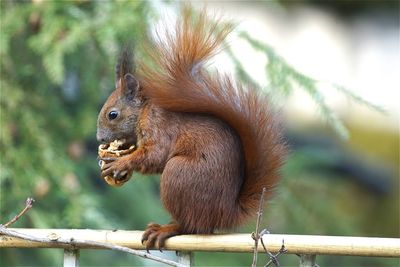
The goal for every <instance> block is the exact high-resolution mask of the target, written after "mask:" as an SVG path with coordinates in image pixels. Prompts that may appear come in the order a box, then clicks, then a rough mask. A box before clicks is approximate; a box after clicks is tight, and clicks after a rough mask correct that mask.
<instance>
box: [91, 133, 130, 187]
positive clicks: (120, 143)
mask: <svg viewBox="0 0 400 267" xmlns="http://www.w3.org/2000/svg"><path fill="white" fill-rule="evenodd" d="M134 150H135V146H134V145H129V144H127V143H125V140H115V141H113V142H111V143H109V144H101V145H99V149H98V155H99V158H100V161H99V165H100V167H101V168H103V166H104V164H106V162H105V161H104V160H101V159H102V158H116V157H122V156H124V155H127V154H130V153H132V152H133V151H134ZM121 172H122V173H123V172H126V174H124V175H122V179H115V178H114V177H112V176H106V177H104V180H105V181H106V182H107V184H109V185H111V186H122V185H123V184H124V183H125V182H127V181H128V180H129V179H130V177H131V175H132V172H129V173H128V172H127V171H124V170H121Z"/></svg>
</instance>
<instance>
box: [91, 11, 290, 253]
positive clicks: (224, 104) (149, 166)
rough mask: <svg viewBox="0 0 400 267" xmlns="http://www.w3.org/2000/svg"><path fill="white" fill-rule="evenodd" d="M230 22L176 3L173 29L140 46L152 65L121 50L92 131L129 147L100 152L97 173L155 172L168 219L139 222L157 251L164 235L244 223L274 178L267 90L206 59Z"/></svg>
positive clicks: (275, 125) (275, 146)
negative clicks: (131, 147) (114, 154)
mask: <svg viewBox="0 0 400 267" xmlns="http://www.w3.org/2000/svg"><path fill="white" fill-rule="evenodd" d="M231 30H232V27H231V26H230V25H228V24H223V23H220V22H218V20H214V21H210V19H209V18H208V16H207V14H206V12H205V11H203V12H201V13H200V14H198V15H196V16H195V15H194V14H193V12H192V11H191V10H190V9H189V8H184V9H183V11H182V15H181V18H180V19H178V21H177V24H176V27H175V28H174V30H172V31H167V32H166V35H165V38H158V39H157V40H156V41H154V42H153V44H152V45H151V46H150V47H148V49H147V50H148V51H147V53H148V56H149V58H150V59H151V63H150V64H148V63H147V64H144V63H141V64H138V66H136V67H135V66H134V64H133V59H132V56H131V54H130V53H129V52H128V51H125V52H124V53H123V54H122V56H121V58H120V60H119V62H118V64H117V68H116V89H115V91H113V92H112V94H111V95H110V96H109V98H108V99H107V101H106V103H105V104H104V106H103V107H102V109H101V111H100V114H99V117H98V123H97V139H98V141H99V142H101V143H107V142H111V141H113V140H115V139H125V140H126V142H128V143H130V144H135V145H136V147H137V149H136V150H135V151H134V152H133V153H131V154H129V155H125V156H122V157H119V158H105V159H103V160H104V161H105V162H106V164H105V165H104V166H103V167H102V177H105V176H107V175H112V176H113V177H114V178H115V179H121V178H122V174H124V173H125V174H126V173H127V172H131V171H136V172H140V173H144V174H146V173H161V181H160V195H161V200H162V203H163V204H164V206H165V208H166V209H167V210H168V212H169V213H170V214H171V216H172V221H171V223H169V224H166V225H159V224H155V223H151V224H149V225H148V226H147V228H146V230H145V232H144V234H143V237H142V243H144V242H146V248H147V249H149V248H152V247H154V246H158V247H159V248H160V249H161V248H162V247H164V244H165V240H166V239H167V238H169V237H171V236H175V235H179V234H210V233H213V232H214V231H215V230H218V229H220V230H227V229H232V228H235V227H237V226H239V225H241V224H243V223H244V222H245V221H246V220H247V219H249V218H251V217H252V216H254V215H255V214H256V212H257V208H258V203H259V200H260V196H261V192H262V190H263V188H264V187H265V188H266V189H267V193H266V197H269V196H270V195H271V192H272V189H273V188H274V187H275V186H276V184H277V183H278V180H279V169H280V167H281V165H282V163H283V161H284V157H285V150H286V149H285V143H284V141H283V138H282V129H281V126H280V122H279V119H278V117H279V116H277V113H276V112H274V111H273V110H272V109H271V107H270V104H269V101H268V99H267V97H266V96H264V95H262V94H260V93H259V92H258V91H257V90H256V89H253V88H244V87H243V86H242V85H240V84H239V83H237V82H234V81H233V80H232V79H231V78H230V77H228V76H226V75H220V74H218V73H214V74H212V73H210V72H209V71H207V70H206V69H205V67H204V63H205V62H206V60H208V59H209V58H210V57H212V56H213V55H215V54H216V53H217V52H218V51H219V49H220V47H221V45H222V43H223V42H224V40H225V38H226V36H227V35H228V33H229V32H230V31H231Z"/></svg>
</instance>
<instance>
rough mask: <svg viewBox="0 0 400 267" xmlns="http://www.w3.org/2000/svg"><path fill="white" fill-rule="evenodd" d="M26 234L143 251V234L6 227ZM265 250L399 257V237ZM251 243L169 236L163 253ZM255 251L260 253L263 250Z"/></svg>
mask: <svg viewBox="0 0 400 267" xmlns="http://www.w3.org/2000/svg"><path fill="white" fill-rule="evenodd" d="M9 230H13V231H17V232H19V233H23V234H25V235H30V236H34V237H37V238H50V239H51V240H57V239H58V238H62V239H69V240H74V239H79V240H87V241H97V242H109V243H112V244H115V245H120V246H124V247H129V248H133V249H141V250H142V249H144V247H143V245H142V244H141V241H140V240H141V236H142V233H143V232H142V231H123V230H116V231H112V230H89V229H24V228H9ZM263 240H264V244H265V245H266V247H267V249H268V251H270V252H277V251H279V249H280V248H281V246H282V241H283V240H284V244H285V248H286V249H287V250H288V252H287V253H290V254H312V255H348V256H350V255H352V256H371V257H400V239H399V238H375V237H345V236H311V235H279V234H267V235H264V236H263ZM0 248H70V249H71V248H73V249H79V248H91V246H90V245H79V246H76V245H74V246H72V245H66V244H57V243H54V242H44V243H39V242H31V241H26V240H21V239H18V238H12V237H8V236H0ZM253 248H254V240H253V239H252V238H251V234H216V235H181V236H175V237H171V238H170V239H168V240H167V242H166V247H165V249H166V250H176V251H219V252H249V253H252V252H253ZM258 250H259V251H260V252H261V251H263V248H262V247H259V248H258Z"/></svg>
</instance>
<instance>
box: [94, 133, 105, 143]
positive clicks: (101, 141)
mask: <svg viewBox="0 0 400 267" xmlns="http://www.w3.org/2000/svg"><path fill="white" fill-rule="evenodd" d="M96 139H97V142H100V143H105V142H106V139H105V138H104V136H102V135H101V134H100V132H97V133H96Z"/></svg>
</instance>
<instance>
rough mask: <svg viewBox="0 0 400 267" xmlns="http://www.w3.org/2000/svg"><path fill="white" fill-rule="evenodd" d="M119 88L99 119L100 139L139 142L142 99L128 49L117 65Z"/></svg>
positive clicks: (110, 97)
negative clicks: (138, 126)
mask: <svg viewBox="0 0 400 267" xmlns="http://www.w3.org/2000/svg"><path fill="white" fill-rule="evenodd" d="M116 73H117V75H116V89H115V90H114V91H113V92H112V94H111V95H110V96H109V97H108V99H107V101H106V102H105V103H104V105H103V107H102V109H101V111H100V113H99V117H98V119H97V135H96V137H97V140H98V141H99V142H101V143H110V142H112V141H114V140H117V139H125V140H126V142H127V143H129V144H136V142H137V135H136V124H137V120H138V116H139V112H140V110H141V106H142V101H141V98H140V97H139V90H140V85H139V82H138V80H137V79H136V78H135V76H134V75H133V74H132V73H133V64H132V59H131V53H130V52H129V51H128V50H125V51H124V52H123V53H122V55H121V58H120V60H119V62H118V64H117V68H116Z"/></svg>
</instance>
